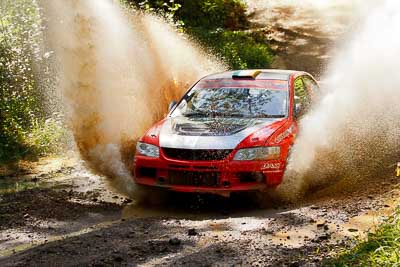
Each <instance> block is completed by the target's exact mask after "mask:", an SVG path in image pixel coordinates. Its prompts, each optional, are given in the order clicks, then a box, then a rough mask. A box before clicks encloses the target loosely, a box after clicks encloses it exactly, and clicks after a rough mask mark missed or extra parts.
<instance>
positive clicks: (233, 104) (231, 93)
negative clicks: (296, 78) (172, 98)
mask: <svg viewBox="0 0 400 267" xmlns="http://www.w3.org/2000/svg"><path fill="white" fill-rule="evenodd" d="M286 88H287V85H286ZM287 111H288V90H287V89H284V90H282V89H268V88H258V87H257V88H251V87H248V88H247V87H243V88H242V87H215V88H203V87H202V86H198V87H197V86H196V87H195V88H193V89H192V90H191V91H190V92H189V93H188V94H187V95H186V96H185V97H184V98H183V99H182V101H181V102H180V103H179V106H178V107H177V108H176V109H175V110H174V112H173V113H172V114H171V116H173V117H176V116H186V117H193V116H198V117H241V118H284V117H286V116H287Z"/></svg>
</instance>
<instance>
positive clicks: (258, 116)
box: [254, 114, 286, 119]
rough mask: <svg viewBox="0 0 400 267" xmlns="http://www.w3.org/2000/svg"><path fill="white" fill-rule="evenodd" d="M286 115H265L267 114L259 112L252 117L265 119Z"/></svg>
mask: <svg viewBox="0 0 400 267" xmlns="http://www.w3.org/2000/svg"><path fill="white" fill-rule="evenodd" d="M285 117H286V115H282V114H281V115H267V114H260V115H257V116H254V118H265V119H269V118H271V119H272V118H285Z"/></svg>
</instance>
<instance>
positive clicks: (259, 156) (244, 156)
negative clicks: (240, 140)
mask: <svg viewBox="0 0 400 267" xmlns="http://www.w3.org/2000/svg"><path fill="white" fill-rule="evenodd" d="M280 156H281V148H280V147H279V146H270V147H267V146H266V147H253V148H244V149H240V150H239V151H238V152H236V154H235V157H234V158H233V160H271V159H279V158H280Z"/></svg>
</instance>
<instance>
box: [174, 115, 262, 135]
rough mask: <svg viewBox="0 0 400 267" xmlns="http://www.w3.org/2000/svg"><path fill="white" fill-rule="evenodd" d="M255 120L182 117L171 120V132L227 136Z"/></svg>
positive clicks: (252, 123)
mask: <svg viewBox="0 0 400 267" xmlns="http://www.w3.org/2000/svg"><path fill="white" fill-rule="evenodd" d="M255 124H256V120H252V119H232V118H224V119H219V118H207V119H182V120H175V121H174V122H173V127H172V128H173V132H174V133H175V134H178V135H188V136H228V135H233V134H235V133H238V132H240V131H243V130H244V129H246V128H248V127H251V126H254V125H255Z"/></svg>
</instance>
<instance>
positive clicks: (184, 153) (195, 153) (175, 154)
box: [162, 147, 232, 160]
mask: <svg viewBox="0 0 400 267" xmlns="http://www.w3.org/2000/svg"><path fill="white" fill-rule="evenodd" d="M162 150H163V152H164V154H165V156H166V157H168V158H170V159H178V160H223V159H225V158H226V157H227V156H228V155H229V154H230V153H231V152H232V150H231V149H180V148H165V147H164V148H163V149H162Z"/></svg>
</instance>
